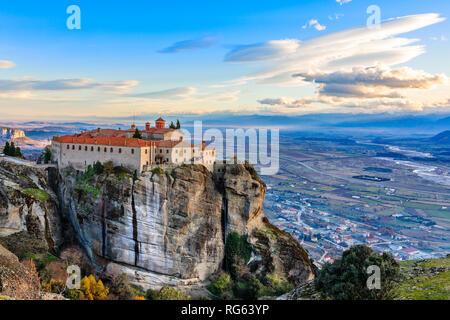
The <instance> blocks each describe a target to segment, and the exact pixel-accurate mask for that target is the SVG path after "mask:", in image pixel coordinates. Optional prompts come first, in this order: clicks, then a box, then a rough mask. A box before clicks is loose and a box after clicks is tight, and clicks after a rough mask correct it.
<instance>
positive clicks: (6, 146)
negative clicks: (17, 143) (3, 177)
mask: <svg viewBox="0 0 450 320" xmlns="http://www.w3.org/2000/svg"><path fill="white" fill-rule="evenodd" d="M10 150H11V147H10V146H9V141H6V144H5V147H4V148H3V154H4V155H5V156H9V153H10V152H11V151H10Z"/></svg>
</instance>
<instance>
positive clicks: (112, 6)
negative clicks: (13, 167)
mask: <svg viewBox="0 0 450 320" xmlns="http://www.w3.org/2000/svg"><path fill="white" fill-rule="evenodd" d="M73 5H75V6H77V7H78V8H79V12H80V15H79V16H78V15H77V11H73V10H69V13H68V8H70V7H71V6H72V7H73ZM448 17H450V2H449V1H448V0H436V1H423V0H420V1H419V0H407V1H405V0H398V1H392V0H390V1H385V0H375V1H374V0H371V1H364V0H321V1H318V0H317V1H300V0H297V1H265V0H259V1H251V0H246V1H242V0H241V1H234V0H228V1H170V2H169V1H140V0H128V1H104V0H97V1H89V0H81V1H76V0H71V1H66V0H59V1H50V0H48V1H45V0H41V1H34V2H31V1H23V0H16V1H8V2H5V1H2V3H1V4H0V114H1V118H3V119H14V120H23V119H89V118H118V119H119V118H126V117H129V116H130V115H132V114H136V115H137V116H139V115H147V114H148V115H153V114H172V115H183V114H184V115H188V114H189V115H197V114H198V115H205V114H212V115H214V114H227V115H233V114H236V115H237V114H266V115H280V114H286V115H299V114H308V113H342V112H343V113H381V112H390V113H397V112H411V113H430V112H448V111H449V110H450V108H449V105H450V90H449V89H450V82H449V79H448V77H449V75H450V64H449V63H448V56H449V53H450V50H449V49H450V43H449V38H450V32H449V30H450V22H449V20H448ZM378 18H379V19H378ZM68 20H69V21H68ZM78 22H79V25H78V24H77V23H78ZM68 25H69V26H68ZM74 26H75V27H76V28H74ZM78 26H79V28H78Z"/></svg>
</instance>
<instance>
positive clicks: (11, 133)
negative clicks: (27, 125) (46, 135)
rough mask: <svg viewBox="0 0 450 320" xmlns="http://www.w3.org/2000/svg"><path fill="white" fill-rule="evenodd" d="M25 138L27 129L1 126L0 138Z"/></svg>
mask: <svg viewBox="0 0 450 320" xmlns="http://www.w3.org/2000/svg"><path fill="white" fill-rule="evenodd" d="M18 138H25V131H23V130H19V129H13V128H6V127H0V139H6V140H10V139H18Z"/></svg>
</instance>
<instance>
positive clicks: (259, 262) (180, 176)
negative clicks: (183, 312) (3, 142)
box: [0, 159, 313, 289]
mask: <svg viewBox="0 0 450 320" xmlns="http://www.w3.org/2000/svg"><path fill="white" fill-rule="evenodd" d="M0 178H1V180H0V237H1V236H10V237H9V238H10V239H11V235H14V236H16V235H18V234H20V232H25V233H28V234H33V235H36V236H37V237H39V238H40V239H43V240H44V241H45V242H46V244H47V246H48V248H49V249H50V250H53V251H55V252H58V249H60V248H61V247H62V246H63V245H66V244H68V243H69V242H71V241H72V239H75V240H76V241H77V242H78V243H79V244H80V245H81V246H82V247H83V248H84V250H85V251H86V253H87V255H88V256H89V258H90V260H91V261H92V263H93V264H94V265H95V266H96V268H97V269H98V270H99V271H101V272H104V273H105V274H106V275H111V276H113V275H120V274H122V273H126V274H127V275H128V280H129V281H130V282H131V283H132V284H135V285H137V286H140V287H141V288H142V289H147V288H152V289H159V288H161V287H162V286H167V285H169V286H191V285H194V284H198V285H203V284H204V283H206V282H207V281H208V279H209V278H210V277H211V276H212V275H214V274H216V273H217V272H220V271H221V270H222V268H223V265H224V260H225V241H226V239H227V236H228V234H229V233H230V232H236V233H238V234H241V235H247V239H248V242H249V243H250V244H251V245H252V257H251V261H250V262H249V269H250V270H251V272H254V273H260V274H263V275H264V274H265V273H277V274H278V275H279V276H282V277H284V278H286V279H288V280H289V281H290V282H291V283H293V284H295V285H297V284H300V283H303V282H305V281H307V280H310V279H312V278H313V268H312V265H311V261H310V260H309V258H308V255H307V253H306V251H305V250H304V249H303V248H302V247H301V246H300V244H299V243H298V242H297V241H295V240H294V239H293V238H292V237H291V236H290V235H289V234H287V233H285V232H282V231H280V230H279V229H277V228H276V227H274V226H273V225H271V224H270V223H269V221H268V220H267V218H266V217H265V216H264V214H263V213H262V206H263V202H264V196H265V193H266V187H265V185H264V183H263V182H262V181H261V179H259V177H258V176H257V174H256V173H255V172H254V171H252V170H249V168H247V167H245V166H243V165H227V166H224V167H223V168H222V169H221V170H220V171H219V170H216V171H215V172H214V173H211V172H209V171H208V170H207V169H206V168H205V167H203V166H201V165H191V166H180V167H171V168H165V171H164V170H162V169H160V168H156V169H155V170H154V171H153V173H152V172H148V173H146V174H144V175H142V176H141V177H139V179H137V180H135V179H133V177H132V175H129V174H126V173H123V172H122V173H117V172H116V173H110V174H106V173H105V174H102V175H92V174H91V175H87V174H85V173H80V172H76V171H75V170H73V169H63V170H61V171H59V170H58V169H56V168H48V169H44V168H42V167H35V166H26V165H23V164H18V163H15V162H10V161H8V160H5V159H3V160H1V159H0Z"/></svg>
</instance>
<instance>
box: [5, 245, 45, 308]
mask: <svg viewBox="0 0 450 320" xmlns="http://www.w3.org/2000/svg"><path fill="white" fill-rule="evenodd" d="M40 290H41V286H40V283H39V278H38V277H37V273H36V270H35V269H34V268H31V267H29V266H27V264H22V263H20V262H19V259H18V258H17V257H16V256H15V255H14V254H13V253H11V252H9V251H8V250H6V249H5V248H4V247H3V246H1V245H0V294H1V295H2V296H3V295H5V296H8V297H14V298H15V299H20V300H38V299H39V298H40Z"/></svg>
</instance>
